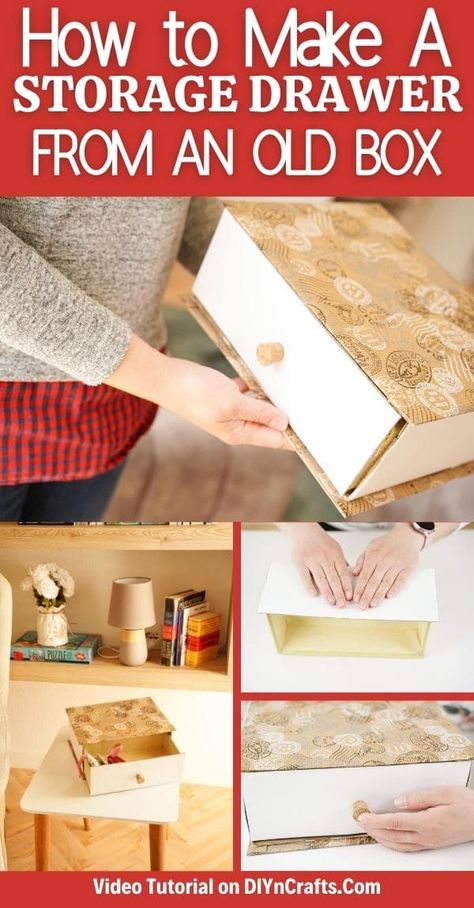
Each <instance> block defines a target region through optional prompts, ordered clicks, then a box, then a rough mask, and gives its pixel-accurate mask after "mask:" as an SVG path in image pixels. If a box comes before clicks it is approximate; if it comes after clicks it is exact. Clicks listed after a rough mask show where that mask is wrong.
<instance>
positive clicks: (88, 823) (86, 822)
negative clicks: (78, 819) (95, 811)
mask: <svg viewBox="0 0 474 908" xmlns="http://www.w3.org/2000/svg"><path fill="white" fill-rule="evenodd" d="M82 822H83V823H84V829H85V831H86V832H90V830H91V829H92V823H91V821H90V819H89V817H83V818H82Z"/></svg>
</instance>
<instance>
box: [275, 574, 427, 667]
mask: <svg viewBox="0 0 474 908" xmlns="http://www.w3.org/2000/svg"><path fill="white" fill-rule="evenodd" d="M258 611H259V612H260V613H261V614H263V615H266V616H267V619H268V623H269V625H270V629H271V631H272V634H273V639H274V641H275V646H276V648H277V650H278V652H279V653H284V654H287V655H288V654H291V655H298V656H316V655H317V656H376V657H384V658H387V657H389V658H394V657H396V658H403V657H412V658H413V657H417V656H418V657H419V656H423V655H424V652H425V646H426V641H427V638H428V632H429V629H430V626H431V624H432V622H434V621H437V620H438V605H437V598H436V584H435V574H434V571H433V569H432V568H429V569H424V570H417V571H415V573H414V574H413V575H412V577H410V578H409V580H408V581H407V583H406V584H405V586H404V587H403V588H402V589H401V590H400V592H399V593H398V594H397V595H396V596H395V597H394V598H393V599H384V600H383V601H382V602H381V603H380V605H379V606H378V607H377V608H369V609H360V608H357V606H356V605H355V604H354V603H352V602H348V603H347V605H345V606H344V608H336V607H335V606H333V605H328V603H327V602H326V600H325V599H324V598H323V597H322V596H318V597H316V598H315V597H312V596H308V594H307V593H306V591H305V590H304V589H303V587H302V584H301V581H300V580H299V578H298V576H297V575H296V572H295V571H294V570H293V569H291V568H289V567H287V566H286V565H284V564H281V563H279V562H274V563H273V564H272V565H271V567H270V570H269V572H268V575H267V579H266V582H265V586H264V588H263V591H262V595H261V597H260V601H259V604H258Z"/></svg>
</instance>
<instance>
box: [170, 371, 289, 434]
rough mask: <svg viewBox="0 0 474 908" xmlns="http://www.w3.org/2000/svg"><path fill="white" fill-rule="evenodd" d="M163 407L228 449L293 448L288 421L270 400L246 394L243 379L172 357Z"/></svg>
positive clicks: (246, 389)
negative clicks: (288, 436) (218, 440)
mask: <svg viewBox="0 0 474 908" xmlns="http://www.w3.org/2000/svg"><path fill="white" fill-rule="evenodd" d="M168 366H169V375H168V381H167V387H166V389H164V390H163V393H162V395H161V397H162V400H163V406H164V407H166V408H167V409H169V410H173V412H174V413H178V414H179V415H180V416H183V417H184V418H185V419H187V420H188V422H191V423H193V425H195V426H199V428H200V429H204V430H205V431H206V432H209V433H210V434H211V435H215V436H216V438H220V440H221V441H225V442H226V444H228V445H258V446H259V447H265V448H287V449H290V450H293V449H292V446H291V444H290V442H289V441H288V440H287V439H286V438H285V436H284V435H283V432H284V430H285V429H286V428H287V427H288V419H287V417H286V416H285V414H284V413H282V411H281V410H278V409H277V408H276V407H274V406H273V404H270V403H269V402H268V401H266V400H259V399H257V398H255V397H250V396H249V395H247V394H245V393H244V392H245V391H248V388H247V385H246V384H245V382H244V381H242V379H241V378H237V379H231V378H228V377H227V376H226V375H223V374H222V372H218V371H217V370H216V369H209V368H207V366H200V365H198V364H197V363H192V362H188V361H187V360H183V359H171V358H170V357H168Z"/></svg>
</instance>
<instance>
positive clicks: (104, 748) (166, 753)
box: [66, 697, 184, 795]
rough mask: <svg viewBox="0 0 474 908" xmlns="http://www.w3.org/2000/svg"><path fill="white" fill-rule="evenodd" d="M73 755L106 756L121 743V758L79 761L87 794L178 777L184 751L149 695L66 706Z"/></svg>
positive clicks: (171, 727) (144, 785)
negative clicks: (118, 760) (96, 762)
mask: <svg viewBox="0 0 474 908" xmlns="http://www.w3.org/2000/svg"><path fill="white" fill-rule="evenodd" d="M66 712H67V714H68V718H69V722H70V726H71V728H70V740H71V744H72V746H73V749H74V753H75V755H76V758H77V759H78V760H79V758H80V756H81V754H83V753H84V752H86V753H88V754H90V755H91V756H93V757H97V755H100V757H102V758H106V757H107V755H108V754H109V753H110V751H111V750H112V748H113V747H114V745H116V744H118V743H120V744H121V745H122V750H121V756H122V758H123V760H124V762H121V763H110V764H106V765H99V766H91V765H89V762H88V761H87V760H84V761H83V766H84V773H85V780H86V782H87V785H88V788H89V791H90V794H91V795H99V794H109V793H112V792H118V791H128V790H133V789H137V788H149V787H152V786H154V785H165V784H168V783H172V782H177V783H179V781H180V779H181V774H182V769H183V761H184V754H182V753H180V752H179V750H178V748H177V746H176V744H175V742H174V741H173V738H172V732H173V731H174V727H173V726H172V725H171V724H170V723H169V721H168V719H167V718H166V716H164V714H163V713H162V712H161V711H160V710H159V709H158V707H157V706H156V704H155V703H154V701H153V700H152V699H151V697H142V698H136V699H133V700H121V701H117V702H112V703H101V704H96V705H93V706H86V707H72V708H70V709H67V710H66Z"/></svg>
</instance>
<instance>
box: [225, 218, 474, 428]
mask: <svg viewBox="0 0 474 908" xmlns="http://www.w3.org/2000/svg"><path fill="white" fill-rule="evenodd" d="M227 209H228V211H229V212H230V213H231V215H232V216H233V217H234V218H235V219H236V220H237V222H238V223H239V224H240V226H241V227H242V228H243V229H244V230H245V232H246V233H247V234H248V235H249V237H250V238H251V239H252V240H253V242H254V243H255V244H256V246H257V247H258V248H259V249H260V251H261V252H262V253H263V254H264V255H265V257H266V258H267V259H268V260H269V261H270V262H271V264H272V265H273V266H274V267H275V268H276V269H277V271H278V272H279V274H281V276H282V277H283V278H284V279H285V280H286V282H287V283H288V285H289V286H290V287H291V288H292V289H293V290H294V291H295V293H297V295H298V296H299V297H300V299H301V300H302V301H303V302H304V303H305V305H306V306H307V308H308V309H309V310H310V311H311V313H312V314H313V315H314V316H315V317H316V318H317V319H318V320H319V321H320V322H321V323H322V324H323V325H325V327H326V328H327V330H328V331H329V332H330V333H331V334H332V336H333V337H334V338H335V340H337V341H338V343H339V344H341V346H342V347H343V348H344V349H345V350H346V352H347V353H348V354H349V356H351V357H352V359H353V360H355V362H356V363H357V364H358V365H359V366H360V367H361V368H362V369H363V371H364V372H365V373H366V374H367V375H368V376H369V378H370V379H371V380H372V381H373V382H374V384H375V385H376V386H377V387H378V389H379V390H380V391H381V392H382V393H383V394H384V396H385V397H386V398H387V399H388V401H389V402H390V404H391V405H392V406H393V407H394V408H395V409H396V410H397V411H398V412H399V413H400V414H401V415H402V416H403V417H404V418H405V419H406V420H407V421H408V422H410V423H414V424H420V423H425V422H430V421H432V420H438V419H442V418H445V417H448V416H455V415H460V414H463V413H471V412H473V411H474V297H473V296H472V295H471V294H469V293H468V292H467V290H466V289H465V288H464V287H463V286H462V285H461V284H459V283H458V282H457V281H455V280H454V278H452V277H451V276H450V275H449V274H448V273H447V272H446V271H445V270H444V269H443V268H442V267H441V266H440V265H439V264H438V263H437V262H436V261H435V260H434V259H432V258H431V257H430V256H428V255H427V254H426V253H425V252H424V251H423V250H422V249H421V248H420V247H419V246H418V245H417V244H416V243H415V242H414V240H413V239H412V238H411V237H410V235H409V234H408V233H407V232H406V231H405V230H404V229H403V228H402V227H401V225H400V224H399V223H398V222H397V221H396V220H395V219H394V218H393V217H392V216H391V215H389V214H388V212H387V211H386V210H385V209H384V208H383V207H382V206H381V205H379V204H375V203H367V204H363V203H358V202H348V203H346V202H327V203H324V204H319V205H315V206H313V205H301V204H289V203H271V202H249V201H248V202H229V203H228V204H227Z"/></svg>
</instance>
